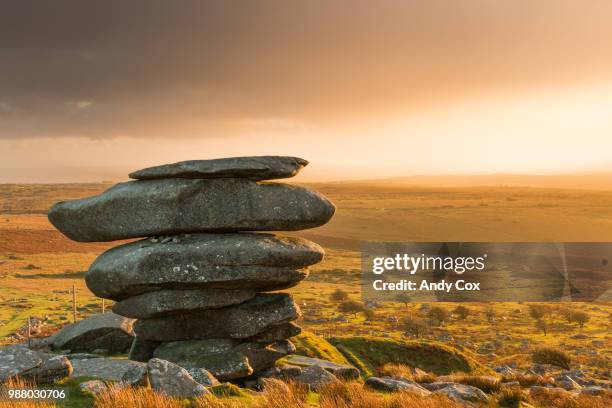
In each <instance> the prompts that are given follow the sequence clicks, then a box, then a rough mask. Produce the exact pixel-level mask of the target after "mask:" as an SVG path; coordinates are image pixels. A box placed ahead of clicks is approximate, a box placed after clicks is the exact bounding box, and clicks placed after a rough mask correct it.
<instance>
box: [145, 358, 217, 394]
mask: <svg viewBox="0 0 612 408" xmlns="http://www.w3.org/2000/svg"><path fill="white" fill-rule="evenodd" d="M147 370H148V372H149V383H150V384H151V388H152V389H153V390H155V391H157V392H159V393H161V394H164V395H167V396H169V397H181V398H192V397H198V396H201V395H204V394H207V393H208V391H207V390H206V388H204V386H203V385H201V384H198V383H197V382H196V381H195V380H194V379H193V378H192V377H191V375H189V373H188V372H187V370H185V369H184V368H183V367H180V366H178V365H176V364H174V363H171V362H170V361H166V360H162V359H159V358H152V359H151V360H149V362H148V363H147Z"/></svg>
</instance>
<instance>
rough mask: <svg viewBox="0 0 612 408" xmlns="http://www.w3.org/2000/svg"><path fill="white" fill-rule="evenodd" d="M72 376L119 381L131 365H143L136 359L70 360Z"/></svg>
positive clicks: (101, 358)
mask: <svg viewBox="0 0 612 408" xmlns="http://www.w3.org/2000/svg"><path fill="white" fill-rule="evenodd" d="M71 362H72V376H73V377H95V378H100V379H102V380H111V381H121V379H122V378H123V376H124V375H125V373H126V372H127V371H129V370H130V369H132V368H133V367H139V366H143V365H145V364H144V363H141V362H137V361H130V360H124V359H114V358H104V357H100V358H87V359H82V360H81V359H79V360H72V361H71Z"/></svg>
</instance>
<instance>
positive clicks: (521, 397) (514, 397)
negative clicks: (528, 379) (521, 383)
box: [495, 387, 528, 408]
mask: <svg viewBox="0 0 612 408" xmlns="http://www.w3.org/2000/svg"><path fill="white" fill-rule="evenodd" d="M495 399H496V400H497V403H498V404H499V406H500V407H507V408H519V407H520V406H521V402H527V400H528V398H527V396H526V395H525V393H523V391H522V390H521V389H520V387H508V388H504V389H502V390H501V391H500V392H499V393H497V394H496V395H495Z"/></svg>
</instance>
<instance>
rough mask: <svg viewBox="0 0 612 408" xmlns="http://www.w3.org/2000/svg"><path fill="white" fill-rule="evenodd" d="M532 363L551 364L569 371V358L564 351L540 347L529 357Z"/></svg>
mask: <svg viewBox="0 0 612 408" xmlns="http://www.w3.org/2000/svg"><path fill="white" fill-rule="evenodd" d="M531 358H532V359H533V362H534V363H539V364H551V365H554V366H557V367H561V368H564V369H566V370H569V369H570V362H571V357H570V356H569V354H567V353H566V352H565V351H563V350H561V349H558V348H553V347H541V348H539V349H537V350H535V351H534V352H533V354H532V355H531Z"/></svg>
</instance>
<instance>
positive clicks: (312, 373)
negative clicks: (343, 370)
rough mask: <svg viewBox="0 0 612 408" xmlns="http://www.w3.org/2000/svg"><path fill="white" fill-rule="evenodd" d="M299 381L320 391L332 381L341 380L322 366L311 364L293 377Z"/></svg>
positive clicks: (313, 389)
mask: <svg viewBox="0 0 612 408" xmlns="http://www.w3.org/2000/svg"><path fill="white" fill-rule="evenodd" d="M293 380H294V381H295V382H297V383H300V384H304V385H306V386H308V388H310V389H311V390H312V391H318V390H319V389H321V388H322V387H324V386H326V385H327V384H330V383H336V382H340V380H338V378H336V376H335V375H333V374H332V373H330V372H329V371H327V370H325V369H324V368H323V367H320V366H316V365H315V366H309V367H304V368H303V369H302V373H301V374H300V375H298V376H296V377H294V378H293Z"/></svg>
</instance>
